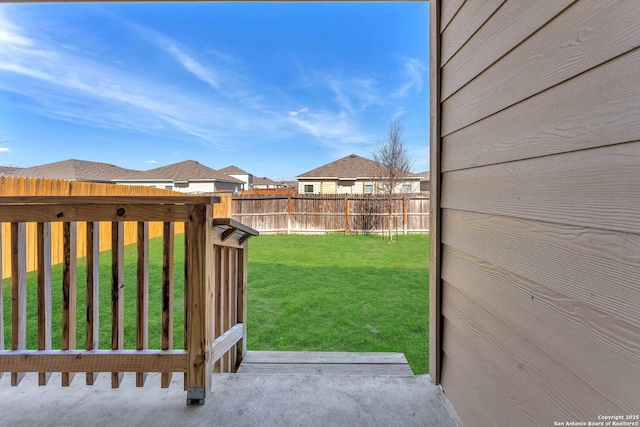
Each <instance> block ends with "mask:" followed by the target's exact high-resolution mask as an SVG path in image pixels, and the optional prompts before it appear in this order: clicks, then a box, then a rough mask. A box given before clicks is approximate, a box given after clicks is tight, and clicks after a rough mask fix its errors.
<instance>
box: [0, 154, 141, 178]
mask: <svg viewBox="0 0 640 427" xmlns="http://www.w3.org/2000/svg"><path fill="white" fill-rule="evenodd" d="M0 173H1V172H0ZM137 173H140V171H136V170H132V169H125V168H121V167H119V166H115V165H112V164H109V163H101V162H90V161H86V160H77V159H69V160H63V161H60V162H54V163H47V164H44V165H39V166H33V167H30V168H13V170H12V171H10V172H7V173H6V175H11V176H20V177H23V178H48V179H64V180H67V181H85V182H112V181H113V180H114V179H116V178H126V177H130V176H133V175H135V174H137Z"/></svg>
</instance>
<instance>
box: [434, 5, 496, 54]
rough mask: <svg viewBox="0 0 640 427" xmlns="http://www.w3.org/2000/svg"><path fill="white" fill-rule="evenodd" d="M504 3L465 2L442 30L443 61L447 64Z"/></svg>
mask: <svg viewBox="0 0 640 427" xmlns="http://www.w3.org/2000/svg"><path fill="white" fill-rule="evenodd" d="M502 3H504V0H474V1H467V2H465V3H464V4H463V5H462V7H461V8H460V10H458V12H457V13H456V15H455V16H454V17H453V19H452V20H451V22H450V23H449V25H448V26H447V27H446V28H445V29H444V31H443V32H442V35H441V43H442V44H441V46H442V47H441V54H440V58H441V63H442V64H446V62H447V61H448V60H449V59H450V58H451V57H452V56H453V55H454V54H455V53H456V52H457V51H458V49H460V48H461V47H462V45H464V44H465V43H466V42H467V40H469V38H470V37H471V36H472V35H473V34H474V33H475V32H476V31H478V28H480V27H481V26H482V24H484V23H485V22H486V20H487V19H489V17H490V16H491V15H492V14H493V13H494V12H495V11H496V9H498V8H499V7H500V6H501V5H502Z"/></svg>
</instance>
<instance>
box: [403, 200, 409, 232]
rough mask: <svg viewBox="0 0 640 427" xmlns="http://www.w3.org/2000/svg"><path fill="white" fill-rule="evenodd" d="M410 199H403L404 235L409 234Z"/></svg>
mask: <svg viewBox="0 0 640 427" xmlns="http://www.w3.org/2000/svg"><path fill="white" fill-rule="evenodd" d="M408 203H409V199H408V198H407V197H406V196H405V197H403V198H402V234H407V214H408V212H407V211H408V208H409V206H408Z"/></svg>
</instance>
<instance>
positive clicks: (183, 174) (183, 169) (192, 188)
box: [113, 160, 244, 193]
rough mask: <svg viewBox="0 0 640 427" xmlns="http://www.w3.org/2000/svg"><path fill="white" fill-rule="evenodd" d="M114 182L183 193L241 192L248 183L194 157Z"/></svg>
mask: <svg viewBox="0 0 640 427" xmlns="http://www.w3.org/2000/svg"><path fill="white" fill-rule="evenodd" d="M113 181H114V182H116V183H118V184H126V185H147V186H151V187H157V188H164V189H166V190H173V191H180V192H182V193H215V192H221V191H228V192H237V191H240V190H241V189H242V186H243V184H244V182H243V181H241V180H239V179H236V178H234V177H232V176H229V175H227V174H225V173H222V172H220V171H217V170H215V169H212V168H210V167H208V166H205V165H202V164H200V163H198V162H196V161H194V160H185V161H183V162H179V163H173V164H170V165H167V166H162V167H159V168H155V169H151V170H148V171H144V172H138V173H136V174H135V175H134V176H131V177H128V178H120V179H114V180H113Z"/></svg>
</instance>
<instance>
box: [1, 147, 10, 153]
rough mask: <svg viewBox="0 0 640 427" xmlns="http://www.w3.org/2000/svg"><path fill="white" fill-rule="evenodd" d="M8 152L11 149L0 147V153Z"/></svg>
mask: <svg viewBox="0 0 640 427" xmlns="http://www.w3.org/2000/svg"><path fill="white" fill-rule="evenodd" d="M9 151H11V149H9V148H7V147H0V153H8V152H9Z"/></svg>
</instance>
